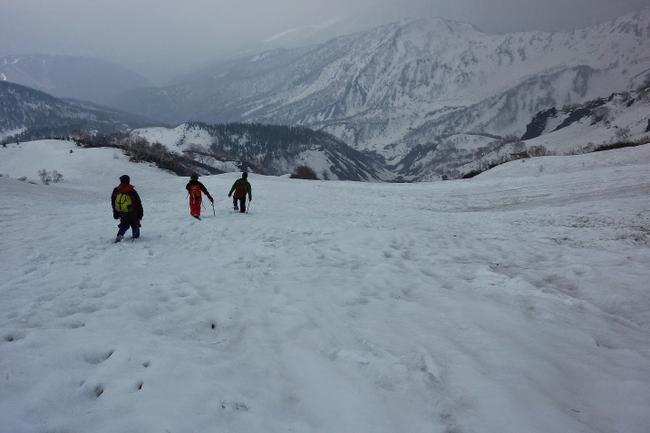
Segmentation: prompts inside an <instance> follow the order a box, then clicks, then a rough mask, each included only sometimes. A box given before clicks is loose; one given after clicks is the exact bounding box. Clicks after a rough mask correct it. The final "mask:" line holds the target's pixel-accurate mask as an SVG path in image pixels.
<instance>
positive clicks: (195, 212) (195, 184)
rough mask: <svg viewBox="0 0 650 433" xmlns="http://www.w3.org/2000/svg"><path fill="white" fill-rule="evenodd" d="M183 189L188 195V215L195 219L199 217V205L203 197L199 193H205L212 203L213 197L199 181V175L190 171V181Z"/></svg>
mask: <svg viewBox="0 0 650 433" xmlns="http://www.w3.org/2000/svg"><path fill="white" fill-rule="evenodd" d="M185 189H186V190H187V193H188V194H189V196H190V215H192V216H193V217H194V218H196V219H197V220H200V219H201V205H202V203H203V198H202V197H201V193H202V192H203V193H205V195H207V196H208V198H209V199H210V202H211V203H213V204H214V199H213V198H212V196H211V195H210V193H209V192H208V190H207V189H206V188H205V185H203V184H202V183H201V182H199V175H198V174H196V173H192V175H191V176H190V181H189V182H188V183H187V185H185Z"/></svg>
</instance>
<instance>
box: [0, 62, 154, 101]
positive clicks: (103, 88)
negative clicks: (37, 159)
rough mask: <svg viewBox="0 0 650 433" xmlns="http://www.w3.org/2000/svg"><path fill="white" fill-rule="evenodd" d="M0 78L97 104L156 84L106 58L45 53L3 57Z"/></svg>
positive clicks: (0, 65)
mask: <svg viewBox="0 0 650 433" xmlns="http://www.w3.org/2000/svg"><path fill="white" fill-rule="evenodd" d="M0 81H8V82H10V83H16V84H22V85H24V86H28V87H31V88H33V89H38V90H42V91H44V92H47V93H49V94H51V95H53V96H57V97H60V98H73V99H80V100H84V101H90V102H94V103H96V104H107V103H108V102H109V101H110V100H111V99H112V98H114V97H115V95H117V94H119V93H122V92H125V91H128V90H131V89H135V88H138V87H148V86H152V85H153V84H152V83H151V82H150V81H149V80H147V79H146V78H144V77H143V76H141V75H139V74H137V73H135V72H133V71H131V70H129V69H126V68H124V67H122V66H119V65H116V64H114V63H111V62H108V61H105V60H100V59H95V58H92V57H83V56H54V55H45V54H30V55H10V56H6V57H2V58H0Z"/></svg>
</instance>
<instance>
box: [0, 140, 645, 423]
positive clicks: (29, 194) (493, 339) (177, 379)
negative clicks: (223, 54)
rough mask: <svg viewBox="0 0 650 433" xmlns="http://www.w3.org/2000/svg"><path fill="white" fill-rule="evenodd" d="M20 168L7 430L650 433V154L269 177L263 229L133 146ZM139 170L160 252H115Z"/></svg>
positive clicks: (44, 155)
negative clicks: (340, 177)
mask: <svg viewBox="0 0 650 433" xmlns="http://www.w3.org/2000/svg"><path fill="white" fill-rule="evenodd" d="M71 150H72V152H70V151H71ZM43 168H45V169H47V170H57V171H58V172H59V173H61V174H62V175H63V176H64V180H63V182H60V183H52V184H50V185H43V184H41V183H40V182H35V183H36V184H31V183H29V182H21V181H18V180H17V179H18V178H20V177H23V176H27V180H28V181H29V180H32V181H38V176H37V171H38V170H40V169H43ZM0 173H2V174H3V176H2V177H0V222H1V225H2V235H1V237H0V257H1V260H0V273H1V275H2V279H1V280H0V432H1V433H87V432H94V433H124V432H138V433H165V432H167V433H190V432H196V433H198V432H201V433H210V432H215V433H216V432H235V433H237V432H241V433H251V432H265V433H271V432H302V433H310V432H314V433H316V432H318V433H322V432H336V433H360V432H364V433H395V432H400V433H402V432H404V433H405V432H409V433H416V432H417V433H420V432H422V433H424V432H427V433H436V432H439V433H452V432H453V433H509V432H512V433H550V432H553V433H560V432H561V433H570V432H575V433H596V432H599V433H600V432H608V433H611V432H618V433H647V432H648V431H650V411H649V410H648V408H650V332H649V331H650V312H649V311H650V308H649V307H650V296H649V293H648V289H649V285H650V250H649V248H648V246H649V245H650V213H649V210H650V202H649V199H648V198H649V196H650V145H645V146H641V147H636V148H630V149H621V150H615V151H608V152H600V153H594V154H588V155H580V156H561V157H560V156H558V157H544V158H534V159H529V160H524V161H515V162H511V163H508V164H506V165H504V166H501V167H498V168H496V169H494V170H491V171H489V172H486V173H484V174H482V175H480V176H478V177H476V178H474V179H471V180H460V181H448V182H438V183H420V184H381V183H355V182H334V181H330V182H327V181H302V180H293V179H289V178H288V177H277V178H276V177H263V176H259V175H254V174H252V175H251V176H250V181H251V184H252V186H253V201H252V203H251V207H250V212H249V213H248V214H240V213H236V212H233V211H232V210H231V209H230V206H231V204H232V202H231V201H230V200H229V199H228V198H227V197H226V194H227V192H228V190H229V189H230V186H231V185H232V183H233V182H234V180H235V179H236V178H237V177H238V174H236V173H230V174H224V175H219V176H206V177H202V178H201V181H202V182H203V183H204V184H205V185H206V187H207V188H208V190H209V191H210V193H211V194H212V195H213V196H214V197H215V199H216V217H215V216H214V215H213V212H212V208H211V207H210V206H209V203H207V205H208V206H207V210H206V211H204V213H203V217H204V218H203V220H202V221H197V220H195V219H194V218H191V217H190V215H189V207H188V204H187V201H186V192H185V188H184V187H185V184H186V182H187V180H188V179H187V178H181V177H177V176H174V175H171V174H169V173H166V172H163V171H161V170H158V169H156V168H154V167H151V166H150V165H148V164H134V163H130V162H128V158H127V157H125V156H123V155H121V154H120V153H118V152H116V151H115V150H109V149H80V148H76V147H75V146H74V145H73V144H72V143H69V142H62V141H36V142H28V143H21V144H20V145H15V144H11V145H8V147H7V148H0ZM122 174H129V175H130V176H131V182H132V184H133V185H134V186H135V188H136V190H137V191H138V192H139V194H140V195H141V197H142V200H143V204H144V219H143V221H142V223H143V227H142V238H141V239H139V240H138V241H136V242H128V240H129V239H128V238H129V236H130V233H128V234H127V237H126V239H125V242H122V243H119V244H114V243H113V240H114V237H115V234H116V232H117V227H116V221H114V220H113V219H112V213H111V209H110V202H109V196H110V193H111V191H112V189H113V188H114V187H115V186H117V184H118V183H119V181H118V178H119V177H120V176H121V175H122Z"/></svg>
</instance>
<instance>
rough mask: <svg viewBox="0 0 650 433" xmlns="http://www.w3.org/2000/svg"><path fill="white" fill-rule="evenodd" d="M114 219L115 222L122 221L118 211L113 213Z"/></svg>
mask: <svg viewBox="0 0 650 433" xmlns="http://www.w3.org/2000/svg"><path fill="white" fill-rule="evenodd" d="M113 219H114V220H119V219H120V214H118V213H117V212H116V211H113Z"/></svg>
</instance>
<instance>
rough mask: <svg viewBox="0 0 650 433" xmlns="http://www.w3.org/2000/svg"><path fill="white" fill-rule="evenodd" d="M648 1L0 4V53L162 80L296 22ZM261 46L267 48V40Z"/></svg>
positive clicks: (542, 16)
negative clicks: (77, 60)
mask: <svg viewBox="0 0 650 433" xmlns="http://www.w3.org/2000/svg"><path fill="white" fill-rule="evenodd" d="M648 6H650V0H545V1H540V0H356V1H350V0H311V1H304V0H247V1H242V0H0V56H5V55H8V54H32V53H39V54H58V55H84V56H93V57H97V58H102V59H106V60H109V61H112V62H115V63H118V64H120V65H122V66H125V67H127V68H130V69H132V70H134V71H136V72H139V73H140V74H142V75H144V76H145V77H146V78H149V79H150V80H152V81H154V82H156V83H158V84H162V83H163V82H164V81H165V80H167V79H170V78H172V76H173V75H175V74H180V73H184V72H187V71H189V70H190V69H192V68H195V67H198V66H201V65H202V64H204V63H206V62H208V61H210V60H213V59H215V58H219V57H222V56H226V55H233V54H236V53H238V52H240V53H241V52H245V51H246V50H250V49H254V48H259V47H260V45H264V44H263V41H265V40H269V39H272V40H274V41H276V44H281V43H282V42H280V41H282V39H273V38H272V37H273V36H276V35H278V34H283V33H285V32H288V31H289V30H292V29H296V28H300V27H303V26H317V27H319V28H323V27H324V23H327V24H330V25H332V24H335V25H334V26H330V31H329V33H324V35H328V36H329V35H332V36H335V35H338V34H341V33H342V32H349V31H356V30H363V29H364V28H368V27H371V26H375V25H379V24H384V23H387V22H391V21H398V20H400V19H403V18H411V17H422V16H432V17H443V18H449V19H453V20H457V21H464V22H468V23H471V24H474V25H476V26H477V27H479V28H480V29H482V30H483V31H486V32H490V33H503V32H512V31H526V30H572V29H578V28H583V27H587V26H589V25H592V24H597V23H599V22H603V21H607V20H610V19H613V18H615V17H617V16H619V15H622V14H625V13H628V12H634V11H637V10H639V9H641V8H643V7H648ZM267 45H268V46H269V47H270V46H271V45H269V44H267Z"/></svg>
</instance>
